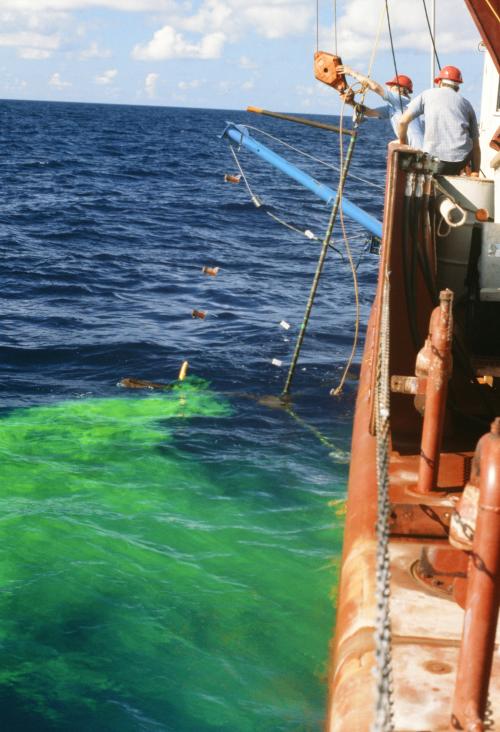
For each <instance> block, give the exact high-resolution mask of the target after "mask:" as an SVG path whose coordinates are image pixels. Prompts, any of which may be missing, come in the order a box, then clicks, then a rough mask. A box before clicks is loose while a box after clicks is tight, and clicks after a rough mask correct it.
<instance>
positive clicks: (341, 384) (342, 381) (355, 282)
mask: <svg viewBox="0 0 500 732" xmlns="http://www.w3.org/2000/svg"><path fill="white" fill-rule="evenodd" d="M344 111H345V99H344V101H343V104H342V107H341V110H340V129H341V130H342V126H343V123H344ZM349 150H350V148H349ZM343 156H344V146H343V138H342V132H341V133H340V165H341V167H342V168H343V166H344V163H343ZM347 167H348V165H347V161H346V168H347ZM346 176H347V169H346ZM342 193H343V186H342V187H339V192H338V194H337V195H338V197H340V205H339V208H340V226H341V228H342V236H343V238H344V245H345V249H346V252H347V257H348V259H349V266H350V267H351V272H352V281H353V286H354V301H355V306H356V317H355V321H354V338H353V342H352V348H351V353H350V354H349V358H348V359H347V363H346V365H345V366H344V370H343V372H342V376H341V377H340V381H339V383H338V384H337V386H336V387H335V388H333V389H331V390H330V395H331V396H338V395H339V394H340V393H341V392H342V389H343V388H344V384H345V380H346V379H347V374H348V372H349V369H350V367H351V364H352V362H353V359H354V355H355V353H356V348H357V346H358V336H359V289H358V277H357V274H356V267H355V266H354V262H353V259H352V254H351V247H350V246H349V239H348V237H347V232H346V229H345V222H344V212H343V211H342Z"/></svg>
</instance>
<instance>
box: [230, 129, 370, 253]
mask: <svg viewBox="0 0 500 732" xmlns="http://www.w3.org/2000/svg"><path fill="white" fill-rule="evenodd" d="M221 137H222V138H224V137H226V138H229V139H231V140H232V141H233V142H235V143H236V144H237V145H239V146H243V147H246V148H247V149H248V150H250V151H251V152H253V153H255V154H256V155H258V156H259V157H261V158H262V159H263V160H266V161H267V162H268V163H271V165H273V166H274V167H275V168H278V170H281V171H282V172H283V173H285V174H286V175H288V176H289V177H290V178H293V179H294V180H296V181H297V183H300V184H301V185H303V186H304V187H305V188H308V189H309V190H310V191H312V193H314V194H315V195H316V196H318V197H319V198H321V200H322V201H324V202H325V203H327V204H330V205H332V204H333V202H334V200H335V197H336V195H337V191H335V190H334V189H333V188H330V187H329V186H326V185H324V183H319V182H318V181H317V180H315V179H314V178H313V177H312V176H310V175H309V174H308V173H305V172H304V171H303V170H301V169H300V168H297V166H296V165H292V163H289V162H288V160H285V158H282V157H281V156H280V155H278V154H277V153H275V152H273V151H272V150H270V149H269V148H268V147H266V146H265V145H263V144H262V143H261V142H257V140H255V139H254V138H253V137H252V136H251V135H250V133H249V131H248V129H247V128H246V127H245V126H244V125H236V124H234V123H233V122H228V124H227V127H226V129H225V130H224V132H223V133H222V135H221ZM342 212H343V213H344V214H345V215H346V216H349V218H351V219H354V221H356V222H357V223H358V224H360V226H363V228H365V229H366V230H367V231H369V232H370V233H371V234H373V235H374V236H376V237H378V238H379V239H381V238H382V222H380V221H379V220H378V219H376V218H375V217H374V216H371V215H370V214H369V213H367V212H366V211H363V209H362V208H360V207H359V206H356V204H355V203H352V202H351V201H349V199H347V198H346V197H345V196H342Z"/></svg>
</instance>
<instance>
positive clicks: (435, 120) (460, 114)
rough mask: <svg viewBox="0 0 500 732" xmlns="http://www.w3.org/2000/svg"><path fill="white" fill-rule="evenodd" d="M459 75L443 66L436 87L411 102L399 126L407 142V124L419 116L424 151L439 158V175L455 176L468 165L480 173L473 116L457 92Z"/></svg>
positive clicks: (473, 113)
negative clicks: (423, 129) (423, 131)
mask: <svg viewBox="0 0 500 732" xmlns="http://www.w3.org/2000/svg"><path fill="white" fill-rule="evenodd" d="M462 82H463V79H462V74H461V72H460V69H457V67H456V66H443V68H442V69H441V71H440V72H439V75H438V76H437V77H436V78H435V79H434V83H435V84H437V86H435V87H434V88H433V89H427V90H426V91H424V92H422V94H420V95H419V96H418V97H415V99H413V100H412V101H411V102H410V103H409V105H408V107H407V109H406V111H405V113H404V114H403V116H402V117H401V120H400V123H399V130H398V136H399V140H400V142H402V143H403V144H405V143H406V141H407V139H408V134H407V131H408V129H409V125H410V124H412V123H413V121H414V120H415V119H419V118H420V117H421V116H422V115H423V118H424V123H425V135H424V145H423V148H422V149H423V150H424V152H426V153H429V155H432V156H433V157H436V158H439V165H438V170H437V172H438V173H441V174H443V175H458V174H459V173H460V172H461V171H462V170H464V168H465V167H466V165H467V164H470V166H471V170H472V175H478V174H479V167H480V165H481V149H480V147H479V130H478V126H477V119H476V113H475V112H474V109H473V108H472V105H471V103H470V102H469V101H467V99H465V97H463V96H462V95H461V94H460V92H459V89H460V84H462Z"/></svg>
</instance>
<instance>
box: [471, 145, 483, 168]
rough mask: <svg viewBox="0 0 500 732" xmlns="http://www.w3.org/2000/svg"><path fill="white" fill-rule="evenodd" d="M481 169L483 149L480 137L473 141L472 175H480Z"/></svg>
mask: <svg viewBox="0 0 500 732" xmlns="http://www.w3.org/2000/svg"><path fill="white" fill-rule="evenodd" d="M480 168H481V147H480V145H479V137H475V138H474V139H473V140H472V160H471V169H472V175H479V169H480Z"/></svg>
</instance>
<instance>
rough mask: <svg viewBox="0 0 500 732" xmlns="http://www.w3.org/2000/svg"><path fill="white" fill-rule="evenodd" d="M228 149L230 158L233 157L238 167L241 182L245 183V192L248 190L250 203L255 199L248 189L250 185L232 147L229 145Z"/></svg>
mask: <svg viewBox="0 0 500 732" xmlns="http://www.w3.org/2000/svg"><path fill="white" fill-rule="evenodd" d="M229 147H230V149H231V154H232V156H233V158H234V160H235V162H236V165H237V166H238V170H239V171H240V173H241V177H242V178H243V182H244V183H245V185H246V187H247V190H248V192H249V194H250V197H251V199H252V201H254V200H255V199H256V197H255V195H254V193H253V191H252V189H251V188H250V184H249V182H248V181H247V177H246V175H245V173H244V172H243V168H242V167H241V165H240V161H239V160H238V156H237V155H236V153H235V151H234V147H233V146H232V145H231V144H230V145H229Z"/></svg>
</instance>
